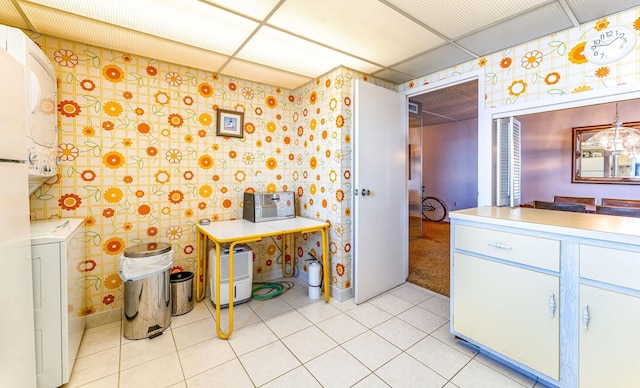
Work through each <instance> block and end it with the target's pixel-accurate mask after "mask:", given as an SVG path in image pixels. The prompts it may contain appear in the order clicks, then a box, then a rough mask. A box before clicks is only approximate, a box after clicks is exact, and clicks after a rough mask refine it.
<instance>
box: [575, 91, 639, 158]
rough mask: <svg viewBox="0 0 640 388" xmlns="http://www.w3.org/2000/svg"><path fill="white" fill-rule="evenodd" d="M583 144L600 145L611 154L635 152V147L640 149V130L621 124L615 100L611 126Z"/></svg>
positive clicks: (589, 145)
mask: <svg viewBox="0 0 640 388" xmlns="http://www.w3.org/2000/svg"><path fill="white" fill-rule="evenodd" d="M584 144H585V146H588V147H602V148H603V150H604V151H608V152H611V153H612V154H619V155H629V154H635V152H636V149H638V150H639V151H640V130H638V129H635V128H628V127H623V126H622V122H621V121H620V118H619V116H618V103H617V102H616V116H615V118H614V121H613V126H612V127H611V128H607V129H604V130H602V131H600V132H598V133H597V134H595V135H593V136H592V137H591V138H590V139H589V140H587V141H586V142H585V143H584Z"/></svg>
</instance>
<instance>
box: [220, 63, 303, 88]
mask: <svg viewBox="0 0 640 388" xmlns="http://www.w3.org/2000/svg"><path fill="white" fill-rule="evenodd" d="M223 73H224V74H227V73H228V74H233V76H234V77H237V78H241V79H246V80H249V81H255V82H261V83H264V84H267V85H278V86H281V87H283V88H285V89H295V88H296V87H298V86H300V85H302V84H305V83H307V82H309V81H311V80H312V79H313V78H310V77H304V76H301V75H299V74H292V73H288V72H285V71H283V70H279V69H274V68H272V67H267V66H262V65H258V64H256V63H252V62H247V61H242V60H240V59H233V60H232V61H231V62H229V64H228V65H227V66H225V68H224V71H223Z"/></svg>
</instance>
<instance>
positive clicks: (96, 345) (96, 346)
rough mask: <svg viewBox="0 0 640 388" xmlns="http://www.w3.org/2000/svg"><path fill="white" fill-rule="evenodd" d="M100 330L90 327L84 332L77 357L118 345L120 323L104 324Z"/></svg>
mask: <svg viewBox="0 0 640 388" xmlns="http://www.w3.org/2000/svg"><path fill="white" fill-rule="evenodd" d="M105 326H107V327H105V328H104V329H102V330H97V329H92V330H91V332H88V333H85V334H84V336H83V337H82V342H81V343H80V348H79V349H78V357H84V356H88V355H90V354H93V353H97V352H101V351H103V350H106V349H109V348H113V347H118V346H120V337H121V335H122V334H121V332H120V325H117V324H115V325H114V324H109V325H105Z"/></svg>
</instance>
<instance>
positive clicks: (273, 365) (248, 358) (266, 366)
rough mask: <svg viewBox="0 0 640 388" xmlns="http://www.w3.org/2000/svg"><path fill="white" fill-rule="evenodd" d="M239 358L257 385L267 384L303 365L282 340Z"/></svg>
mask: <svg viewBox="0 0 640 388" xmlns="http://www.w3.org/2000/svg"><path fill="white" fill-rule="evenodd" d="M239 358H240V362H241V363H242V366H243V367H244V369H245V370H246V371H247V374H248V375H249V377H250V378H251V381H253V383H254V384H255V385H256V386H260V385H262V384H265V383H267V382H269V381H271V380H273V379H275V378H277V377H280V376H282V375H284V374H285V373H287V372H289V371H291V370H293V369H295V368H297V367H298V366H300V365H301V364H300V362H299V361H298V360H297V359H296V357H295V356H294V355H293V354H292V353H291V352H290V351H289V350H288V349H287V348H286V347H285V346H284V345H283V344H282V342H280V341H277V342H273V343H271V344H269V345H266V346H264V347H261V348H259V349H256V350H254V351H252V352H250V353H247V354H245V355H242V356H240V357H239Z"/></svg>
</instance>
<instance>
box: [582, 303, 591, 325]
mask: <svg viewBox="0 0 640 388" xmlns="http://www.w3.org/2000/svg"><path fill="white" fill-rule="evenodd" d="M590 320H591V315H590V314H589V305H588V304H585V305H584V307H583V308H582V327H583V328H584V329H585V330H589V321H590Z"/></svg>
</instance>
